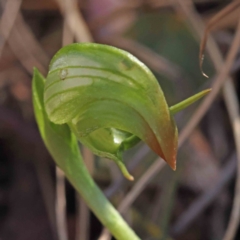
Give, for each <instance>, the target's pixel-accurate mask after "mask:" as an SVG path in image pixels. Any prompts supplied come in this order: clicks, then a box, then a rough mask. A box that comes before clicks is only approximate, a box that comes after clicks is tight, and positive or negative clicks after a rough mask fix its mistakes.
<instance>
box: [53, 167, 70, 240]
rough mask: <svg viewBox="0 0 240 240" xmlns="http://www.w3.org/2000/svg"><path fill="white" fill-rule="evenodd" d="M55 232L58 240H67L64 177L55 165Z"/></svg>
mask: <svg viewBox="0 0 240 240" xmlns="http://www.w3.org/2000/svg"><path fill="white" fill-rule="evenodd" d="M55 212H56V223H57V233H58V239H59V240H68V234H67V216H66V197H65V177H64V173H63V172H62V170H61V169H60V168H59V167H56V201H55Z"/></svg>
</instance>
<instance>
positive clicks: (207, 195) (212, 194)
mask: <svg viewBox="0 0 240 240" xmlns="http://www.w3.org/2000/svg"><path fill="white" fill-rule="evenodd" d="M235 171H236V155H235V154H234V155H233V156H232V157H230V159H229V160H228V163H227V164H226V165H225V166H224V168H223V170H222V171H221V174H220V175H219V179H218V180H217V181H216V183H215V184H214V185H213V186H212V187H211V188H210V189H207V190H206V191H205V192H204V193H203V194H202V195H201V196H199V197H198V198H197V199H196V200H195V201H194V202H193V203H192V205H190V206H189V208H188V209H187V210H186V211H185V212H184V213H182V215H180V217H179V218H178V220H177V222H176V223H175V224H174V225H173V227H172V229H171V231H170V232H171V235H173V236H177V235H180V234H182V233H183V232H184V231H185V230H186V229H187V228H188V227H189V226H190V225H191V224H192V223H193V222H194V220H195V219H196V218H197V217H198V216H199V215H200V214H201V213H202V212H203V211H204V210H205V209H206V208H207V207H208V206H209V205H210V204H211V203H212V202H213V201H214V199H216V198H217V197H218V195H219V194H220V192H221V191H222V190H223V189H224V187H225V186H226V185H227V184H228V183H229V181H230V180H231V179H232V178H233V176H234V173H235Z"/></svg>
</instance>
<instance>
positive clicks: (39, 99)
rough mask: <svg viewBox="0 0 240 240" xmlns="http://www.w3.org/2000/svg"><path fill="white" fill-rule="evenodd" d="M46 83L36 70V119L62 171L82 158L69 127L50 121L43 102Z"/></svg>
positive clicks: (34, 97)
mask: <svg viewBox="0 0 240 240" xmlns="http://www.w3.org/2000/svg"><path fill="white" fill-rule="evenodd" d="M45 82H46V80H45V79H44V77H43V76H42V75H41V74H40V73H39V71H38V70H37V69H36V68H35V69H34V76H33V83H32V92H33V105H34V112H35V118H36V121H37V123H38V127H39V130H40V133H41V136H42V139H43V141H44V143H45V145H46V147H47V148H48V151H49V152H50V154H51V155H52V157H53V158H54V159H55V160H56V163H57V164H58V165H59V166H60V167H61V168H62V169H66V168H67V164H70V162H71V161H70V160H71V159H75V158H77V159H82V158H81V155H80V153H79V148H78V142H77V139H76V137H75V135H74V134H73V133H71V131H70V129H69V127H68V125H67V124H63V125H59V124H54V123H52V122H50V121H49V119H48V116H47V114H46V112H45V108H44V101H43V95H44V85H45Z"/></svg>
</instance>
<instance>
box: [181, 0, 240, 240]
mask: <svg viewBox="0 0 240 240" xmlns="http://www.w3.org/2000/svg"><path fill="white" fill-rule="evenodd" d="M177 2H178V3H179V5H180V6H181V8H182V10H183V12H184V13H185V14H186V16H187V17H188V19H189V20H190V22H191V23H192V25H193V26H194V30H195V31H196V32H197V33H198V34H199V35H200V36H201V34H202V31H203V23H202V21H201V18H200V17H199V16H198V14H197V13H195V11H194V8H193V4H192V2H191V1H188V3H190V5H189V6H190V7H189V6H186V4H184V3H183V2H182V1H180V0H177ZM239 45H240V20H239V21H238V25H237V29H236V33H235V36H234V40H233V42H232V45H231V48H230V50H229V52H228V55H227V58H226V61H225V64H224V65H223V67H221V66H222V62H223V61H222V57H221V54H220V51H219V49H218V47H217V45H216V43H215V42H214V41H213V40H212V39H211V38H210V41H209V45H208V46H207V50H208V52H209V55H210V57H211V59H212V61H213V63H214V65H215V68H216V69H217V70H218V71H219V74H218V76H217V78H216V80H215V82H214V84H213V92H212V93H211V94H209V96H207V97H206V99H204V101H203V103H202V105H201V106H200V107H199V108H198V110H197V111H196V114H195V115H194V116H193V118H192V119H191V120H190V122H189V124H188V125H187V126H186V128H185V129H184V131H183V135H182V138H180V144H182V143H183V142H184V141H185V140H186V137H187V136H188V135H189V134H190V132H191V131H192V130H193V128H194V127H195V125H196V124H197V123H198V122H199V121H200V119H201V118H202V117H203V115H204V114H205V112H206V111H207V109H208V108H209V106H210V105H211V103H212V102H213V100H214V98H215V96H217V93H218V92H219V90H220V88H221V86H222V85H223V86H224V100H225V102H226V106H227V110H228V113H229V116H230V120H231V124H232V128H233V132H234V140H235V144H236V150H237V158H238V167H237V169H238V172H237V180H236V186H235V196H234V201H233V209H232V213H231V217H230V221H229V225H228V228H227V231H226V235H225V236H224V240H231V239H233V238H234V236H235V233H236V230H237V226H238V223H239V218H240V205H239V201H240V146H239V145H240V144H239V142H240V141H239V139H240V117H239V110H238V109H239V105H238V101H237V97H236V92H235V91H234V87H233V83H232V81H231V80H230V79H229V77H228V74H229V71H230V68H231V65H232V63H233V61H234V59H235V57H236V55H237V53H238V49H239ZM226 80H230V81H228V82H226V83H225V81H226ZM224 83H225V84H224Z"/></svg>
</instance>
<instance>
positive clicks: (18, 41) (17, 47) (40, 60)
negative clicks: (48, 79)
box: [8, 13, 50, 74]
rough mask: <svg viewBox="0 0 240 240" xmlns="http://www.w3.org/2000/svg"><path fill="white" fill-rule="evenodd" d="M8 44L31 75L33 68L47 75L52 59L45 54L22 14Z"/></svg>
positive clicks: (19, 15) (18, 17)
mask: <svg viewBox="0 0 240 240" xmlns="http://www.w3.org/2000/svg"><path fill="white" fill-rule="evenodd" d="M8 43H9V45H10V47H11V49H12V51H13V52H14V54H15V55H16V57H17V58H18V60H19V61H20V63H21V64H22V65H23V67H24V68H25V69H26V70H27V71H28V72H29V73H30V74H32V69H33V66H35V67H37V68H38V69H39V70H40V72H42V73H43V74H46V69H47V66H48V64H49V61H50V58H49V57H48V55H47V54H46V53H45V52H44V50H43V48H42V47H41V45H40V44H39V42H38V41H37V40H36V38H35V36H34V35H33V33H32V32H31V30H30V28H29V27H28V26H27V24H26V23H25V21H24V19H23V17H22V15H21V14H20V13H19V14H18V16H17V19H16V23H15V25H14V27H13V29H12V31H11V35H10V37H9V40H8Z"/></svg>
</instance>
